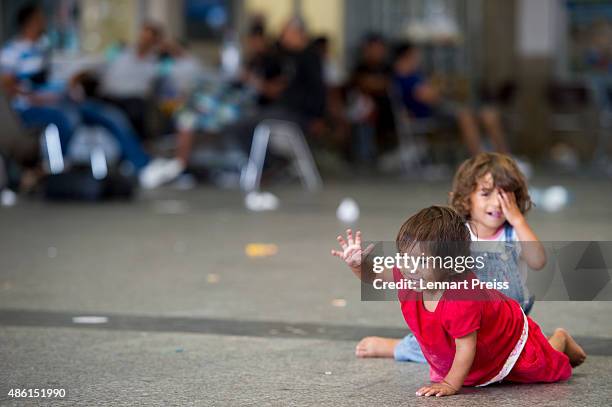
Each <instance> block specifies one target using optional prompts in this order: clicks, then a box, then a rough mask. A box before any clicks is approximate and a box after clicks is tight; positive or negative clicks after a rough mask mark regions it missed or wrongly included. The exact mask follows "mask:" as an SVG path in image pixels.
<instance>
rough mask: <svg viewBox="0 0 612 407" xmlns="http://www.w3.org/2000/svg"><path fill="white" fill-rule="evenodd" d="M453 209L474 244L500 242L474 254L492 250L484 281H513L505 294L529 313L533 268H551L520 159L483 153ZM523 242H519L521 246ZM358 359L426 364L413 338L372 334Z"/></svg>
mask: <svg viewBox="0 0 612 407" xmlns="http://www.w3.org/2000/svg"><path fill="white" fill-rule="evenodd" d="M450 201H451V206H452V207H453V208H454V209H455V210H456V211H457V212H458V213H459V214H460V215H462V216H463V217H464V218H465V219H466V220H467V226H468V228H469V231H470V238H471V240H472V241H474V242H497V245H496V246H498V247H499V248H500V249H501V250H495V253H493V252H492V249H493V248H494V246H493V243H482V244H478V246H476V245H473V246H474V247H472V255H475V254H476V252H477V251H481V252H482V251H486V252H487V262H486V268H485V269H484V270H480V271H479V273H478V278H479V279H480V280H484V281H493V280H494V279H497V280H498V281H508V282H509V285H510V287H509V289H508V290H506V291H504V292H503V293H504V294H505V295H507V296H508V297H510V298H512V299H514V300H516V301H518V303H519V304H520V305H521V307H522V308H523V310H524V311H525V314H529V311H531V307H532V306H533V297H530V295H529V291H528V289H527V286H526V284H525V283H526V281H527V270H528V269H533V270H540V269H542V268H543V267H544V266H545V264H546V253H545V252H544V248H543V247H542V245H541V243H540V242H539V240H538V237H537V236H536V235H535V233H534V232H533V230H532V229H531V227H530V226H529V223H528V222H527V219H526V218H525V214H526V213H527V211H529V209H530V208H531V199H530V197H529V192H528V187H527V181H526V180H525V177H524V176H523V174H522V173H521V172H520V170H519V168H518V167H517V165H516V163H515V162H514V160H513V159H512V158H511V157H509V156H507V155H503V154H496V153H482V154H479V155H477V156H476V157H473V158H470V159H468V160H466V161H465V162H463V164H461V166H460V167H459V169H458V170H457V172H456V174H455V177H454V180H453V187H452V191H451V192H450ZM517 242H518V244H517ZM355 353H356V355H357V356H358V357H389V358H395V360H397V361H413V362H420V363H425V358H424V357H423V354H422V352H421V351H420V349H419V346H418V343H417V341H416V339H415V338H414V336H413V335H412V334H408V335H406V336H405V337H404V338H403V339H401V340H399V339H394V338H381V337H376V336H369V337H366V338H363V339H362V340H361V341H360V342H359V343H358V344H357V347H356V351H355Z"/></svg>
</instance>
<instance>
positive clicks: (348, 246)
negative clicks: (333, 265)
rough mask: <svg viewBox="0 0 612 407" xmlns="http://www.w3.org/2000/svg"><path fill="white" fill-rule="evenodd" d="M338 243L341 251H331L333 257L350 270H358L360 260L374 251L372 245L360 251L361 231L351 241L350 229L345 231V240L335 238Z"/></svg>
mask: <svg viewBox="0 0 612 407" xmlns="http://www.w3.org/2000/svg"><path fill="white" fill-rule="evenodd" d="M336 239H337V240H338V243H340V247H341V248H342V251H338V250H332V251H331V254H332V255H333V256H336V257H339V258H341V259H342V260H344V262H345V263H346V264H347V265H348V266H349V267H350V268H352V269H358V268H360V266H361V260H362V258H364V257H365V256H367V255H368V254H370V252H371V251H372V250H373V249H374V245H373V244H370V245H369V246H368V247H367V248H366V249H365V250H362V249H361V231H359V230H358V231H357V232H356V233H355V238H354V239H353V231H352V230H351V229H347V230H346V240H345V239H344V237H342V235H339V236H338V237H337V238H336Z"/></svg>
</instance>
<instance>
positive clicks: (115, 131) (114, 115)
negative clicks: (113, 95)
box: [79, 101, 150, 171]
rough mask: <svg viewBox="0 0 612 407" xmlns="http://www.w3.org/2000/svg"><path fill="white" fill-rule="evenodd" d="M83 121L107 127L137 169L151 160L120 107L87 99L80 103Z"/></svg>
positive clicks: (140, 168) (126, 157) (125, 155)
mask: <svg viewBox="0 0 612 407" xmlns="http://www.w3.org/2000/svg"><path fill="white" fill-rule="evenodd" d="M79 111H80V113H81V115H82V118H83V121H84V122H85V123H87V124H91V125H99V126H102V127H104V128H106V129H107V130H108V131H109V132H110V133H111V134H112V135H113V136H114V138H115V139H116V140H117V142H118V143H119V146H120V147H121V152H122V153H123V156H124V157H125V159H126V160H128V161H129V162H131V163H132V164H133V165H134V167H135V168H136V170H137V171H140V170H142V169H143V168H144V167H145V166H146V165H147V164H148V163H149V161H150V158H149V156H148V155H147V154H146V153H145V151H144V150H143V148H142V146H141V145H140V141H139V140H138V137H137V136H136V133H135V132H134V129H133V128H132V126H131V124H130V122H129V121H128V120H127V118H126V116H125V115H124V114H123V113H122V112H121V111H120V110H118V109H116V108H114V107H112V106H109V105H107V104H104V103H98V102H93V101H87V102H84V103H82V104H80V105H79Z"/></svg>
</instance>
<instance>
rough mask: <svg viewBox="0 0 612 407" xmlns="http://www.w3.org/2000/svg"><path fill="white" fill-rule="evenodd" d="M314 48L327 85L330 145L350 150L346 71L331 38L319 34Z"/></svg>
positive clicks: (345, 150)
mask: <svg viewBox="0 0 612 407" xmlns="http://www.w3.org/2000/svg"><path fill="white" fill-rule="evenodd" d="M312 47H313V49H314V50H315V51H316V52H317V53H318V54H319V56H320V58H321V61H322V68H323V81H324V83H325V87H326V98H327V100H326V123H325V124H326V129H325V130H326V131H327V132H328V134H329V136H330V137H329V140H328V141H329V143H331V145H330V144H328V145H329V146H330V147H332V148H334V149H335V150H341V151H342V152H343V153H345V152H348V151H347V150H348V147H349V146H348V142H349V138H350V137H349V136H350V124H349V122H348V121H347V120H346V115H345V110H346V107H345V103H344V91H345V85H346V77H345V73H344V72H343V70H342V69H341V67H340V64H339V63H338V61H337V60H336V59H335V58H334V57H333V56H332V52H331V50H330V40H329V38H328V37H326V36H319V37H317V38H315V39H314V40H313V41H312Z"/></svg>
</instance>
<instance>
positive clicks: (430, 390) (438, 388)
mask: <svg viewBox="0 0 612 407" xmlns="http://www.w3.org/2000/svg"><path fill="white" fill-rule="evenodd" d="M453 394H457V390H455V389H454V388H452V387H451V386H450V385H448V384H446V383H444V382H442V383H432V384H430V385H429V386H423V387H421V388H420V389H418V390H417V392H416V395H417V396H420V397H430V396H436V397H444V396H452V395H453Z"/></svg>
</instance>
